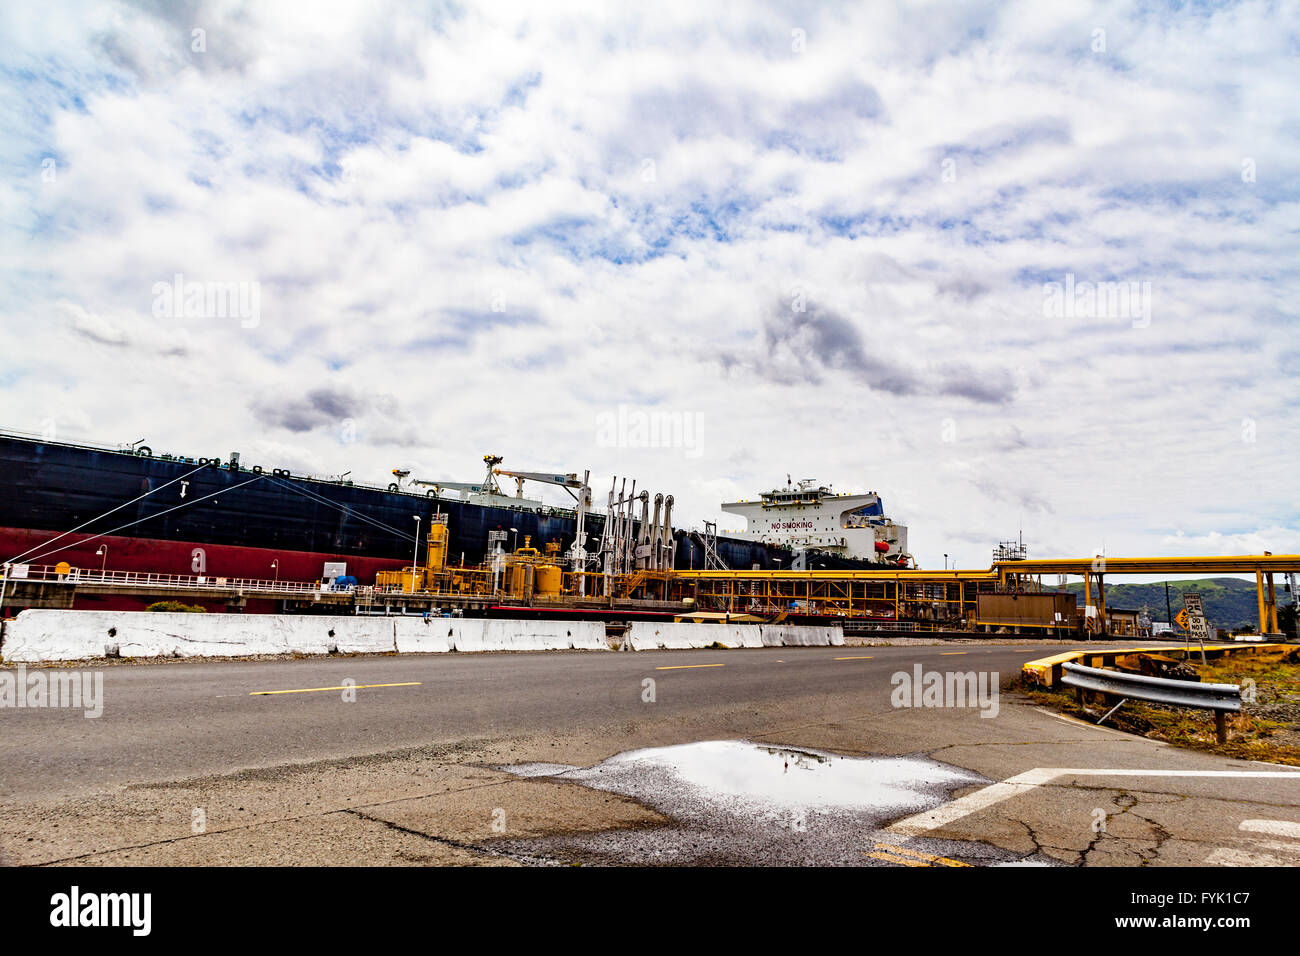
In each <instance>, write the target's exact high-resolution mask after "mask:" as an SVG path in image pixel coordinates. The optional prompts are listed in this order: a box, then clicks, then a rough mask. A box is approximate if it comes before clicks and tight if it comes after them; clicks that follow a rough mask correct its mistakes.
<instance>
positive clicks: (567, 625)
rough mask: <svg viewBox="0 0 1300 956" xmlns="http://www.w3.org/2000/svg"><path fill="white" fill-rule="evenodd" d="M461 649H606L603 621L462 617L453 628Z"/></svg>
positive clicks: (457, 646) (455, 640) (455, 641)
mask: <svg viewBox="0 0 1300 956" xmlns="http://www.w3.org/2000/svg"><path fill="white" fill-rule="evenodd" d="M452 640H453V646H454V647H455V649H456V650H458V651H468V652H471V653H473V652H475V651H565V650H570V649H574V650H591V651H607V650H609V645H608V644H606V643H605V625H604V623H603V622H601V621H511V620H504V619H500V618H460V619H458V620H456V626H455V628H454V629H453V637H452Z"/></svg>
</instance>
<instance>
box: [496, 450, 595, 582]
mask: <svg viewBox="0 0 1300 956" xmlns="http://www.w3.org/2000/svg"><path fill="white" fill-rule="evenodd" d="M499 460H500V459H498V461H499ZM491 471H492V475H493V476H494V480H495V476H496V475H504V476H505V477H507V478H513V479H514V480H515V497H517V498H522V497H523V496H524V482H525V481H537V482H541V483H542V484H545V485H557V486H558V487H560V488H563V489H564V490H565V491H567V492H568V493H569V497H570V498H572V499H573V500H574V501H575V502H576V503H577V505H578V509H577V510H578V523H577V527H576V528H575V529H574V531H575V534H574V538H573V547H571V548H570V549H569V566H570V567H571V568H572V569H573V570H574V571H585V570H586V569H587V548H586V544H587V510H588V509H589V508H590V507H591V487H590V485H589V484H588V482H589V481H590V480H591V472H590V471H584V472H583V473H582V479H581V480H579V479H578V475H577V473H575V472H570V473H569V474H567V475H557V474H554V473H552V472H543V471H507V470H506V469H504V468H496V467H493V468H492V470H491ZM575 488H576V489H578V493H577V494H576V495H575V494H574V493H573V489H575ZM576 577H577V587H578V596H579V597H582V596H583V595H584V594H586V590H587V579H586V577H585V576H583V575H582V574H579V575H577V576H576Z"/></svg>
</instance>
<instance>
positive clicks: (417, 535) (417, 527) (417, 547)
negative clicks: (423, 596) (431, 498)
mask: <svg viewBox="0 0 1300 956" xmlns="http://www.w3.org/2000/svg"><path fill="white" fill-rule="evenodd" d="M411 517H412V518H414V519H415V554H414V555H412V556H411V593H412V594H414V593H415V569H416V568H417V567H419V565H420V516H419V515H411Z"/></svg>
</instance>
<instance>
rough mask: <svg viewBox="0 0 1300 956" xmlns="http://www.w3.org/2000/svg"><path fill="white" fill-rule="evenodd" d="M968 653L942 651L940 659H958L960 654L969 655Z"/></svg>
mask: <svg viewBox="0 0 1300 956" xmlns="http://www.w3.org/2000/svg"><path fill="white" fill-rule="evenodd" d="M969 653H970V651H944V652H943V653H942V654H940V655H939V656H940V657H960V656H961V655H962V654H969Z"/></svg>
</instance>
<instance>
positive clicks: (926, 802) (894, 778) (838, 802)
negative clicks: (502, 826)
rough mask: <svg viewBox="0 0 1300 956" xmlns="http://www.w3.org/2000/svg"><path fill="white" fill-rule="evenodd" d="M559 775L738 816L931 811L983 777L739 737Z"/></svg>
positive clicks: (627, 756) (907, 760)
mask: <svg viewBox="0 0 1300 956" xmlns="http://www.w3.org/2000/svg"><path fill="white" fill-rule="evenodd" d="M563 777H564V779H566V780H580V781H582V782H583V783H585V784H586V785H587V786H589V787H595V788H596V789H599V790H612V791H614V792H616V793H624V794H627V795H629V796H635V797H637V798H638V799H640V800H642V801H644V802H647V803H649V804H651V805H652V806H657V804H658V803H660V802H663V803H666V804H670V805H671V804H674V803H676V802H678V801H677V800H676V799H674V798H684V797H688V796H689V799H690V800H691V801H692V802H699V803H705V804H709V805H711V806H713V807H715V808H717V809H731V810H733V811H735V812H737V813H741V814H747V813H749V812H752V811H753V810H755V809H760V808H765V807H766V808H771V809H776V810H783V809H791V808H803V809H805V810H807V811H812V812H817V811H823V810H844V809H862V810H867V811H870V812H872V814H873V816H884V815H889V816H891V817H893V816H901V815H903V814H905V813H912V812H916V811H920V810H924V809H928V808H929V807H930V806H931V805H935V804H937V803H938V802H939V801H940V800H941V799H942V798H943V797H944V796H945V795H946V793H947V791H949V790H951V789H953V788H955V787H959V786H963V785H965V784H970V783H981V782H985V781H984V778H983V777H980V776H978V775H977V774H973V773H970V772H969V771H966V770H959V769H957V768H955V767H948V766H945V765H944V764H940V763H936V762H934V761H932V760H923V759H917V758H912V757H868V758H864V757H842V756H838V755H836V754H828V753H823V752H820V751H816V750H804V749H789V748H784V747H769V746H764V745H761V744H754V743H750V742H749V741H743V740H709V741H705V742H703V743H697V744H683V745H681V746H677V747H658V748H654V749H651V750H633V751H629V752H628V753H623V754H618V755H617V756H615V757H611V758H610V759H609V760H606V761H604V762H603V763H600V764H597V765H596V766H594V767H591V768H589V769H587V768H584V769H580V770H573V771H569V772H568V773H565V774H563ZM664 809H665V810H668V809H669V807H668V806H665V807H664ZM671 809H674V810H676V809H679V808H678V807H675V806H674V807H672V808H671Z"/></svg>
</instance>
